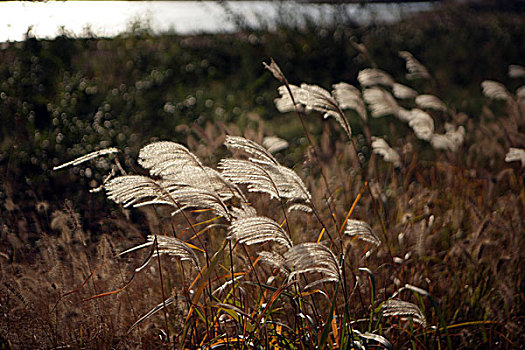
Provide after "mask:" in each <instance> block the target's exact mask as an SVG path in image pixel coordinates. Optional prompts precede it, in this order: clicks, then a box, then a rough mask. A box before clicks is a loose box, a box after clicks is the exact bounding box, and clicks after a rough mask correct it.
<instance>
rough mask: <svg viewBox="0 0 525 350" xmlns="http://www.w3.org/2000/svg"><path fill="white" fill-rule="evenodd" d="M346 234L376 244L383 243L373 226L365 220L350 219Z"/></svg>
mask: <svg viewBox="0 0 525 350" xmlns="http://www.w3.org/2000/svg"><path fill="white" fill-rule="evenodd" d="M345 235H346V236H350V237H357V238H358V239H361V240H363V241H365V242H368V243H371V244H373V245H375V246H379V245H381V241H380V240H379V238H378V237H377V235H376V234H375V233H374V231H373V230H372V227H370V225H369V224H368V223H366V222H364V221H361V220H352V219H349V220H348V221H347V223H346V228H345Z"/></svg>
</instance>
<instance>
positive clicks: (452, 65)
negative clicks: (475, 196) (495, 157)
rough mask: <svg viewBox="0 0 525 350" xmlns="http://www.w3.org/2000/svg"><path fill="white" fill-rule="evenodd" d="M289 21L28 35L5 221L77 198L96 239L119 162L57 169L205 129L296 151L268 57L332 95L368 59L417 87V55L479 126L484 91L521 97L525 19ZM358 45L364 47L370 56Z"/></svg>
mask: <svg viewBox="0 0 525 350" xmlns="http://www.w3.org/2000/svg"><path fill="white" fill-rule="evenodd" d="M292 15H293V14H292ZM282 16H283V17H282V19H281V21H280V25H279V27H278V28H277V29H276V30H272V31H268V30H261V29H258V30H254V29H251V28H248V27H242V19H240V18H235V16H233V17H234V18H233V20H237V21H238V22H239V23H240V26H241V27H242V28H241V29H242V30H240V31H239V32H238V33H236V34H216V35H194V36H177V35H172V34H166V35H161V36H156V35H155V36H154V35H152V32H151V31H150V30H149V29H148V27H147V24H146V25H144V24H140V23H137V24H135V25H134V26H133V28H132V29H131V30H130V32H129V33H127V34H125V35H121V36H119V37H116V38H110V39H108V38H97V37H90V38H74V37H71V36H69V35H68V34H67V32H66V31H64V32H63V34H62V35H60V36H58V37H57V38H56V39H53V40H37V39H36V38H34V37H32V36H31V35H30V34H28V37H27V39H26V40H25V41H23V42H10V43H2V44H0V45H1V49H0V115H1V117H2V123H1V124H0V132H1V136H0V138H1V140H0V173H1V176H0V179H1V181H2V186H1V187H0V202H2V203H6V204H5V205H4V206H5V207H6V208H7V209H8V210H2V214H1V215H2V216H3V217H2V218H1V220H2V221H3V222H4V223H9V222H10V219H9V218H10V215H11V214H9V213H13V212H14V211H16V212H18V213H22V215H23V213H25V212H32V211H34V208H35V205H36V203H42V202H43V201H44V200H45V201H46V203H48V204H49V205H51V207H52V208H51V209H54V208H58V207H61V206H62V205H63V202H64V200H65V199H66V198H69V199H71V200H73V201H74V202H76V203H77V205H78V209H79V210H80V211H81V212H85V213H88V214H86V215H85V216H84V220H85V221H86V222H85V224H86V225H87V227H88V228H89V227H90V226H91V225H95V224H96V223H94V222H92V221H91V220H90V218H93V217H95V213H96V212H97V211H98V209H100V208H99V206H102V205H107V202H106V200H105V199H104V198H103V196H102V195H100V197H98V196H97V195H93V194H88V193H87V191H86V189H87V188H90V187H96V186H98V185H99V184H100V182H101V180H102V177H103V175H105V174H107V172H108V167H109V163H108V162H106V161H105V160H103V159H102V160H99V161H97V162H92V163H90V167H89V168H83V169H79V168H74V169H71V170H68V171H64V172H59V173H57V172H53V171H52V168H53V166H56V165H58V164H60V163H63V162H65V161H68V160H71V159H73V158H76V157H78V156H80V155H83V154H85V153H88V152H92V151H95V150H98V149H102V148H106V147H113V146H114V147H118V148H120V149H122V150H124V152H125V154H127V155H130V156H133V157H134V156H135V155H136V154H137V152H138V150H139V149H140V147H142V146H144V145H145V144H146V143H148V142H151V141H154V140H159V139H167V140H173V141H179V142H184V141H185V140H186V138H187V136H188V134H191V133H194V134H199V133H202V129H199V127H201V128H203V127H205V125H206V123H207V122H214V123H219V124H222V125H225V126H226V125H229V124H231V123H235V125H236V126H237V127H238V128H239V129H240V130H244V129H245V128H247V127H257V125H259V124H261V123H265V128H266V129H268V130H270V131H271V132H273V133H275V134H277V135H278V136H281V137H283V138H286V139H287V140H289V141H292V145H293V144H294V143H295V144H296V143H298V141H297V138H300V137H303V135H302V131H301V129H300V125H299V123H298V121H297V120H296V119H293V120H286V125H285V124H284V123H283V118H285V116H284V117H283V116H282V115H279V113H278V112H277V110H276V109H275V107H274V105H273V99H274V98H276V97H277V92H276V87H277V86H278V82H277V81H275V79H274V78H273V77H272V76H271V75H270V74H269V73H267V72H265V71H264V68H263V65H262V62H263V61H267V60H268V59H269V57H273V58H274V59H275V60H276V61H277V62H278V63H279V64H280V66H281V68H282V69H283V71H284V72H285V74H286V75H287V77H288V79H289V80H290V82H291V83H296V84H297V83H300V82H308V83H315V84H319V85H321V86H323V87H325V88H330V87H331V85H332V84H335V83H338V82H340V81H346V82H349V83H351V84H357V81H356V77H357V72H358V71H359V70H360V69H363V68H366V67H370V65H371V60H370V58H371V59H372V61H373V62H375V64H377V66H378V67H380V68H382V69H384V70H386V71H387V72H389V73H390V74H392V75H393V76H394V78H395V79H396V80H398V81H400V82H402V83H406V82H407V81H406V79H405V78H404V74H405V67H404V61H403V60H402V59H401V58H400V57H398V55H397V52H398V51H400V50H407V51H410V52H412V53H413V54H414V56H415V57H417V58H418V59H419V60H420V61H421V62H423V63H424V64H425V65H426V66H427V67H429V69H430V70H431V73H432V74H433V76H434V77H435V78H436V82H437V83H436V86H435V87H434V89H435V90H436V91H433V92H434V93H436V94H438V95H439V96H440V97H441V98H442V99H443V100H444V101H446V102H447V103H449V104H450V105H452V106H456V107H457V108H460V109H461V111H462V112H465V113H466V114H467V115H469V116H471V117H474V118H475V117H476V116H478V115H479V114H480V112H481V109H482V107H483V105H484V101H485V99H484V98H483V97H482V94H481V89H480V83H481V81H482V80H485V79H494V80H498V81H500V82H502V83H504V84H505V85H506V86H507V87H508V88H509V89H510V90H511V91H513V89H514V88H516V87H517V85H516V84H517V82H516V81H512V80H509V79H508V78H507V69H508V65H509V64H523V63H524V62H523V59H524V57H525V42H524V40H523V38H525V18H524V17H523V16H522V14H521V13H519V12H513V11H511V12H509V11H506V10H505V9H497V10H496V9H494V8H488V9H487V8H483V7H481V8H480V7H469V6H466V5H465V6H457V5H456V6H445V5H443V6H442V7H441V8H439V9H438V10H437V11H434V12H431V13H422V14H418V15H417V16H414V17H410V18H406V19H404V20H403V21H401V22H398V23H394V24H373V25H368V26H364V27H363V26H357V25H355V23H353V22H352V20H351V19H348V18H347V19H345V18H338V19H337V21H336V22H337V24H334V25H333V26H329V27H322V28H320V27H319V26H318V25H317V24H316V23H315V22H314V21H312V20H309V19H306V20H305V23H306V25H305V26H302V27H301V28H298V27H297V25H295V24H290V23H294V21H289V19H290V17H289V16H291V15H290V14H284V13H283V14H282ZM28 33H29V31H28ZM352 42H354V43H363V44H365V45H366V47H367V48H368V51H369V56H370V57H369V58H367V57H363V55H362V54H359V53H358V51H356V49H355V47H354V46H353V45H352ZM379 123H381V122H379ZM318 127H319V126H318ZM199 138H200V137H199ZM294 140H295V142H294ZM201 142H204V141H201ZM130 158H131V157H130ZM294 161H297V159H296V160H294ZM128 165H129V164H128ZM89 213H91V214H89ZM33 221H35V222H36V220H28V222H29V223H31V222H33ZM29 232H38V230H31V229H30V230H29ZM36 238H37V237H35V239H36Z"/></svg>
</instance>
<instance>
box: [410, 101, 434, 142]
mask: <svg viewBox="0 0 525 350" xmlns="http://www.w3.org/2000/svg"><path fill="white" fill-rule="evenodd" d="M411 115H412V117H411V119H410V121H409V122H408V125H409V126H410V127H411V128H412V129H413V130H414V133H415V134H416V137H417V138H418V139H420V140H425V141H430V140H431V138H432V135H434V119H432V117H431V116H430V114H428V113H426V112H424V111H422V110H421V109H413V110H412V111H411Z"/></svg>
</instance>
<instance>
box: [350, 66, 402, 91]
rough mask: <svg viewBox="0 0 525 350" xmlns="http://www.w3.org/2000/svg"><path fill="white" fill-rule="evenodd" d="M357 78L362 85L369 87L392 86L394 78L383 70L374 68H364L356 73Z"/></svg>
mask: <svg viewBox="0 0 525 350" xmlns="http://www.w3.org/2000/svg"><path fill="white" fill-rule="evenodd" d="M357 80H358V81H359V84H361V86H363V87H369V86H374V85H384V86H388V87H392V86H393V85H394V79H392V77H391V76H390V74H388V73H387V72H385V71H382V70H381V69H376V68H366V69H363V70H361V71H359V73H358V74H357Z"/></svg>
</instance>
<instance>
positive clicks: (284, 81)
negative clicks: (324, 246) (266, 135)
mask: <svg viewBox="0 0 525 350" xmlns="http://www.w3.org/2000/svg"><path fill="white" fill-rule="evenodd" d="M271 60H272V63H274V61H273V59H271ZM270 70H271V69H270ZM279 71H280V69H279ZM280 73H281V74H280V77H278V79H279V80H280V81H281V83H283V84H284V86H285V87H286V90H287V91H288V94H289V95H290V99H291V100H292V103H293V105H294V108H295V112H296V114H297V115H298V116H299V120H300V121H301V126H302V128H303V131H304V133H305V135H306V138H307V139H308V143H309V144H310V146H311V147H312V150H313V152H314V158H315V160H316V162H317V166H318V168H319V171H320V173H321V177H322V178H323V181H324V183H325V186H326V191H327V192H328V198H333V193H332V191H331V190H330V185H329V184H328V179H327V178H326V175H325V174H324V171H323V167H322V165H321V161H320V158H319V155H318V153H317V150H316V147H315V144H314V142H313V140H312V137H311V136H310V133H309V132H308V129H307V128H306V124H305V121H304V115H303V113H302V112H301V111H300V110H299V109H298V108H297V103H296V101H295V97H294V95H293V93H292V89H291V88H290V83H289V82H288V79H286V76H285V75H284V74H282V72H280ZM274 75H275V74H274ZM276 77H277V76H276ZM327 206H328V209H329V211H330V213H331V214H332V215H331V216H332V218H333V220H334V224H335V226H336V227H337V220H335V215H334V211H333V210H332V207H331V206H330V203H328V202H327ZM312 207H313V203H312ZM321 224H323V223H322V221H321ZM323 227H324V224H323ZM327 234H328V237H330V240H332V238H331V236H330V234H329V232H328V230H327Z"/></svg>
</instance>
